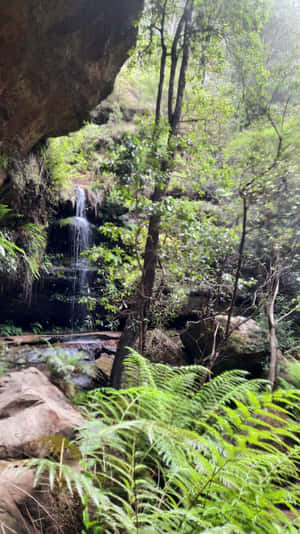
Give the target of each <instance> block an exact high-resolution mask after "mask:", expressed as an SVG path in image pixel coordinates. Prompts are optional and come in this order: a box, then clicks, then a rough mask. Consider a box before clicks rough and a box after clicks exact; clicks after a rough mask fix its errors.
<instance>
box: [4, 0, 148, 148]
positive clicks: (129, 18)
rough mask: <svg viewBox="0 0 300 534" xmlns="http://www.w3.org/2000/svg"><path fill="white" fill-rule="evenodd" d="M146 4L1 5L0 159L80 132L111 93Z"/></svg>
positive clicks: (69, 0)
mask: <svg viewBox="0 0 300 534" xmlns="http://www.w3.org/2000/svg"><path fill="white" fill-rule="evenodd" d="M142 6H143V0H126V1H125V0H97V1H95V0H52V1H51V2H49V1H48V0H40V1H39V2H37V1H36V0H26V1H24V0H10V1H9V2H1V5H0V34H1V39H0V153H4V154H12V155H14V154H15V153H20V154H21V156H24V155H25V154H27V153H28V152H29V150H30V149H31V148H32V147H33V146H34V145H35V144H36V143H37V142H38V141H39V140H41V139H44V138H45V137H51V136H57V135H63V134H66V133H68V132H70V131H72V130H76V129H78V128H79V127H80V126H81V124H82V122H83V121H84V120H85V119H88V116H89V115H88V113H89V111H91V109H93V108H94V107H95V106H96V105H97V104H99V102H100V101H101V100H103V99H104V98H106V96H107V95H108V94H109V93H110V92H111V91H112V88H113V83H114V80H115V77H116V75H117V74H118V72H119V70H120V68H121V66H122V64H123V63H124V61H125V60H126V58H127V57H128V51H129V49H130V48H131V47H132V46H133V45H134V43H135V38H136V32H137V27H136V24H135V23H136V21H137V19H138V17H139V14H140V12H141V9H142Z"/></svg>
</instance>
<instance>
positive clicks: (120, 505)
mask: <svg viewBox="0 0 300 534" xmlns="http://www.w3.org/2000/svg"><path fill="white" fill-rule="evenodd" d="M206 372H207V371H206V369H204V368H202V367H199V366H188V367H180V368H170V367H168V366H166V365H162V364H152V363H150V362H148V361H146V360H145V359H143V358H142V357H141V356H139V355H138V354H137V353H135V352H132V354H131V355H130V357H129V358H128V359H127V361H126V373H127V385H128V387H127V389H125V390H121V391H116V390H113V389H103V390H100V389H98V390H94V391H93V392H91V393H89V394H88V395H87V396H86V397H85V405H84V407H83V409H84V411H85V414H86V420H85V423H84V425H83V427H82V428H81V429H79V430H78V439H77V441H76V442H75V443H73V444H72V445H70V447H69V448H71V446H72V447H76V449H77V451H78V454H77V456H78V458H81V460H80V464H81V471H78V470H75V469H74V468H73V467H71V466H70V465H69V464H67V463H65V462H64V460H63V458H64V454H63V453H62V452H61V453H60V460H59V461H57V462H54V461H50V460H48V459H39V460H31V461H30V462H29V465H35V466H36V467H37V471H36V482H38V480H39V479H40V477H41V476H42V474H43V473H44V472H45V471H48V472H49V480H50V486H51V488H52V490H54V489H55V488H56V490H57V487H58V485H59V487H62V486H66V487H68V488H69V491H70V492H74V491H75V492H76V493H78V494H79V495H80V496H81V499H82V502H83V504H84V513H83V524H84V529H83V530H82V534H87V533H88V534H100V533H103V534H104V533H105V534H125V533H128V534H129V533H130V534H133V533H135V534H158V533H159V534H164V533H175V532H176V533H179V532H180V533H181V534H198V533H199V534H200V533H201V534H208V533H214V534H217V533H219V534H221V533H222V534H229V533H247V534H248V533H249V534H250V533H257V534H272V533H274V534H275V533H283V532H287V533H290V534H296V533H297V532H299V527H300V521H299V519H298V507H299V500H300V488H299V485H298V482H297V479H298V476H297V475H298V470H299V459H300V458H299V450H300V449H299V430H300V427H299V423H298V421H297V416H298V407H297V406H298V403H299V400H300V393H299V391H298V390H278V391H276V392H275V393H273V394H272V393H271V391H270V390H269V387H268V384H267V383H266V382H264V381H262V380H250V381H248V380H246V379H245V373H244V372H243V371H238V370H234V371H229V372H226V373H224V374H222V375H221V376H218V377H216V378H213V379H211V380H210V381H208V382H206V383H205V384H203V377H204V376H205V374H206ZM56 439H57V438H56ZM65 447H66V448H68V445H67V444H65ZM62 448H63V447H62ZM287 512H289V514H287Z"/></svg>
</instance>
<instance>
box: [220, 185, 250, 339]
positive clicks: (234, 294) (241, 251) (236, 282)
mask: <svg viewBox="0 0 300 534" xmlns="http://www.w3.org/2000/svg"><path fill="white" fill-rule="evenodd" d="M242 199H243V228H242V235H241V241H240V246H239V258H238V264H237V268H236V272H235V280H234V287H233V292H232V297H231V303H230V307H229V310H228V315H227V323H226V329H225V335H224V341H225V342H226V340H227V339H228V337H229V334H230V321H231V317H232V312H233V308H234V305H235V301H236V297H237V291H238V285H239V279H240V275H241V268H242V263H243V256H244V248H245V241H246V231H247V215H248V204H247V199H246V196H245V195H244V194H242Z"/></svg>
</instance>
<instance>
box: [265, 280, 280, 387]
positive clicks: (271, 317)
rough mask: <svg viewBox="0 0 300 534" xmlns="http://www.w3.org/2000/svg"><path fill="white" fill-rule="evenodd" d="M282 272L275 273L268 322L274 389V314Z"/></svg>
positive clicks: (275, 354) (275, 369)
mask: <svg viewBox="0 0 300 534" xmlns="http://www.w3.org/2000/svg"><path fill="white" fill-rule="evenodd" d="M279 281H280V273H279V272H278V271H276V272H275V274H274V275H273V280H272V281H271V289H270V294H269V302H268V324H269V344H270V367H269V381H270V383H271V388H272V390H273V389H274V386H275V382H276V378H277V360H278V342H277V334H276V326H277V322H276V320H275V316H274V308H275V302H276V297H277V295H278V291H279Z"/></svg>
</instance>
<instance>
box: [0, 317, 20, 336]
mask: <svg viewBox="0 0 300 534" xmlns="http://www.w3.org/2000/svg"><path fill="white" fill-rule="evenodd" d="M22 334H23V329H22V328H21V327H19V326H15V325H14V323H13V322H12V321H6V322H5V323H2V324H0V336H4V337H9V336H21V335H22Z"/></svg>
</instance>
